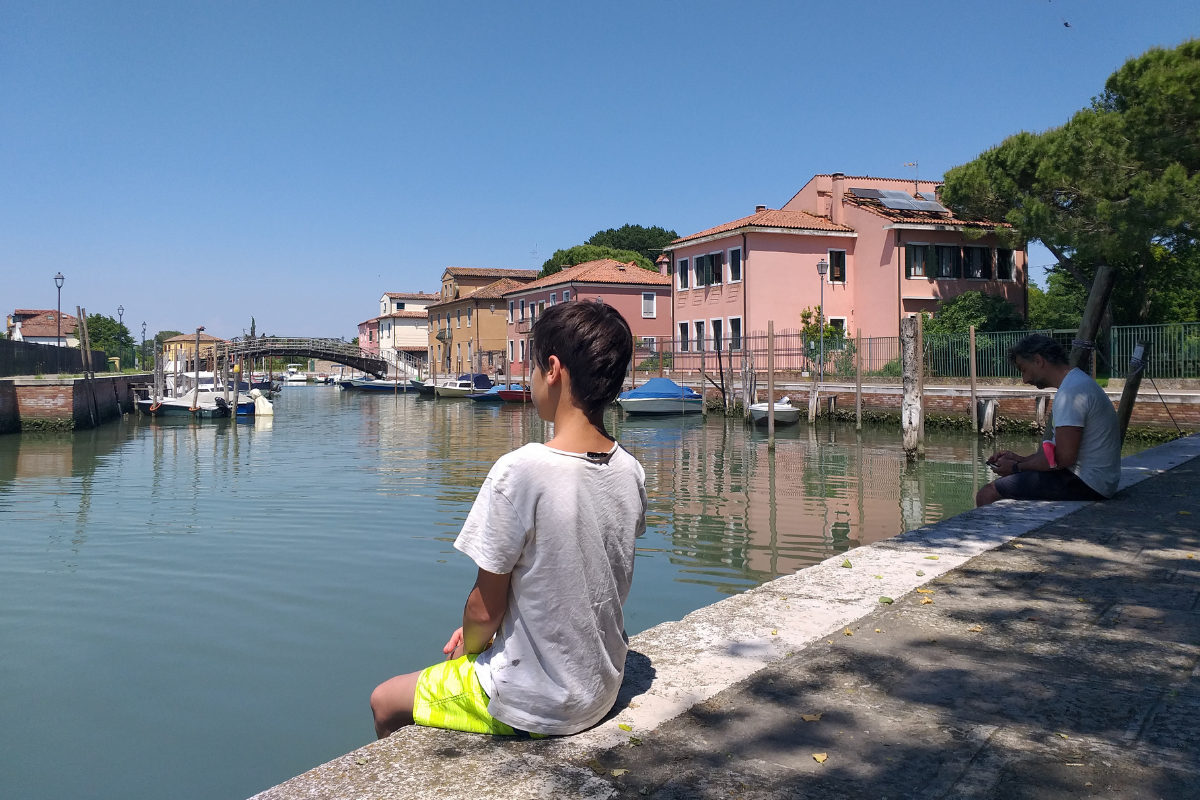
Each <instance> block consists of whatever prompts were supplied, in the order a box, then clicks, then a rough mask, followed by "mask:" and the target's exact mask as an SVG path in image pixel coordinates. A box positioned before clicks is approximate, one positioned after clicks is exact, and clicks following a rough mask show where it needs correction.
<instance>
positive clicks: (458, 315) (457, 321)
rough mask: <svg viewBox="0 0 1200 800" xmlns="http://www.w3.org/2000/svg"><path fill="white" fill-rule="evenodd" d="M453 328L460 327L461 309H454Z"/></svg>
mask: <svg viewBox="0 0 1200 800" xmlns="http://www.w3.org/2000/svg"><path fill="white" fill-rule="evenodd" d="M454 327H456V328H461V327H462V309H461V308H456V309H454Z"/></svg>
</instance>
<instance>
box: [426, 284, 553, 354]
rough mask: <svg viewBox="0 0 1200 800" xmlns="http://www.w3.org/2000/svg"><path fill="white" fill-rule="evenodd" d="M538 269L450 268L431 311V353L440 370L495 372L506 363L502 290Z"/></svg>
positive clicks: (429, 342) (429, 344) (510, 287)
mask: <svg viewBox="0 0 1200 800" xmlns="http://www.w3.org/2000/svg"><path fill="white" fill-rule="evenodd" d="M537 275H538V273H537V270H535V269H485V268H477V267H446V270H445V272H443V273H442V290H441V293H440V300H439V302H437V303H434V304H433V305H430V306H429V307H428V309H427V311H428V314H429V340H428V343H427V347H428V348H429V350H428V357H429V358H430V359H431V360H432V361H433V363H435V364H436V365H437V370H438V372H439V373H440V374H454V375H459V374H462V373H464V372H483V371H491V372H494V371H495V370H497V369H498V368H500V367H503V366H504V365H505V363H506V361H505V354H504V341H505V335H506V322H505V314H504V300H503V294H504V293H505V292H507V291H509V290H511V289H515V288H517V287H519V286H521V285H522V284H526V283H529V282H530V281H532V280H534V279H535V278H537Z"/></svg>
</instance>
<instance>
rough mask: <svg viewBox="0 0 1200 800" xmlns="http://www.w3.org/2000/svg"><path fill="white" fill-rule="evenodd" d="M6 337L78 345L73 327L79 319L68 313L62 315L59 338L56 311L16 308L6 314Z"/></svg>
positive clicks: (67, 345)
mask: <svg viewBox="0 0 1200 800" xmlns="http://www.w3.org/2000/svg"><path fill="white" fill-rule="evenodd" d="M6 322H7V326H6V327H7V333H8V338H9V339H12V340H13V341H16V342H29V343H30V344H55V345H57V344H61V345H62V346H63V347H79V339H78V338H76V334H75V329H76V328H78V327H79V319H78V318H77V317H73V316H71V315H70V314H63V315H62V327H61V330H62V339H61V340H60V339H59V330H60V328H59V321H58V312H57V311H55V310H54V309H53V308H51V309H37V308H33V309H31V308H18V309H16V310H15V311H13V313H11V314H9V315H8V319H7V320H6Z"/></svg>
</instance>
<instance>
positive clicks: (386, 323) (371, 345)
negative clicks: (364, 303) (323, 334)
mask: <svg viewBox="0 0 1200 800" xmlns="http://www.w3.org/2000/svg"><path fill="white" fill-rule="evenodd" d="M439 299H441V295H439V294H437V293H435V292H384V293H383V295H382V296H381V297H380V298H379V316H378V317H372V318H371V319H368V320H365V321H363V322H360V323H358V346H359V347H361V348H362V349H363V350H366V351H368V352H370V353H373V354H375V355H379V356H381V357H382V358H383V359H384V360H385V361H387V362H388V363H389V364H392V365H395V364H397V363H399V362H402V361H403V362H405V363H408V364H410V365H411V364H412V359H419V360H422V361H423V360H424V359H425V352H426V348H427V341H428V339H429V315H428V314H426V313H425V309H426V308H427V307H428V306H429V305H430V304H431V303H436V302H437V301H438V300H439Z"/></svg>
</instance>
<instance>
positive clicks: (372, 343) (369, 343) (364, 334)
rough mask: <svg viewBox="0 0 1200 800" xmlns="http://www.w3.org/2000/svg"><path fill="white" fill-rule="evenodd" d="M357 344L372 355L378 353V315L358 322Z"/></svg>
mask: <svg viewBox="0 0 1200 800" xmlns="http://www.w3.org/2000/svg"><path fill="white" fill-rule="evenodd" d="M358 346H359V347H361V348H362V349H363V350H366V351H367V352H368V353H371V354H372V355H379V317H371V318H370V319H368V320H364V321H362V322H360V323H358Z"/></svg>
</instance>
